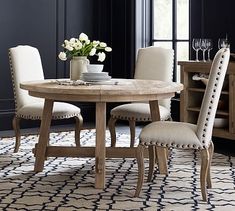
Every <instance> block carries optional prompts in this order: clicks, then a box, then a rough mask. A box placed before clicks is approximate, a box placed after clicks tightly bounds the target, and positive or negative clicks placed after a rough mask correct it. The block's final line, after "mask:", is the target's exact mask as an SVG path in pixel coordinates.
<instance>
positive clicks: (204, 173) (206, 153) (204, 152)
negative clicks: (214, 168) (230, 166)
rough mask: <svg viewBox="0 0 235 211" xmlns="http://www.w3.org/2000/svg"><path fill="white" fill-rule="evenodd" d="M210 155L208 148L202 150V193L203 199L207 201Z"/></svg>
mask: <svg viewBox="0 0 235 211" xmlns="http://www.w3.org/2000/svg"><path fill="white" fill-rule="evenodd" d="M209 160H210V155H209V151H208V150H207V149H203V150H201V173H200V183H201V193H202V199H203V201H207V189H206V182H207V173H208V166H209Z"/></svg>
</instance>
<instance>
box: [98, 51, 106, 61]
mask: <svg viewBox="0 0 235 211" xmlns="http://www.w3.org/2000/svg"><path fill="white" fill-rule="evenodd" d="M105 57H106V55H105V53H104V52H100V53H98V61H100V62H103V61H104V60H105Z"/></svg>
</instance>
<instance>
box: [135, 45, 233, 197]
mask: <svg viewBox="0 0 235 211" xmlns="http://www.w3.org/2000/svg"><path fill="white" fill-rule="evenodd" d="M229 56H230V50H229V49H228V48H223V49H220V50H219V51H218V52H217V54H216V55H215V58H214V60H213V63H212V66H211V70H210V75H209V81H208V84H207V87H206V90H205V93H204V97H203V101H202V105H201V109H200V113H199V117H198V121H197V124H196V125H195V124H190V123H186V122H173V121H164V122H163V121H158V122H153V123H150V124H149V125H147V126H145V127H144V128H143V129H142V131H141V133H140V143H139V146H138V148H137V153H136V154H137V162H138V169H139V170H138V183H137V188H136V192H135V196H139V194H140V191H141V188H142V185H143V179H144V156H143V152H144V148H145V147H146V146H147V147H148V148H150V147H156V148H160V151H161V150H164V149H166V148H181V149H187V150H188V149H194V150H199V151H200V154H201V172H200V186H201V193H202V198H203V200H204V201H207V187H208V188H211V187H212V185H211V178H210V165H211V160H212V155H213V151H214V147H213V142H212V140H211V139H212V130H213V125H214V119H215V115H216V109H217V105H218V101H219V97H220V93H221V90H222V85H223V82H224V78H225V74H226V70H227V66H228V62H229ZM150 159H155V158H154V157H150ZM162 162H163V161H162V160H161V157H158V163H162ZM152 163H154V162H152ZM164 166H165V167H166V168H167V164H166V163H165V164H164ZM150 169H153V168H150ZM166 172H167V169H166ZM148 180H149V181H150V180H151V178H148Z"/></svg>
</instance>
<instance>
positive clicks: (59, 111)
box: [9, 45, 83, 152]
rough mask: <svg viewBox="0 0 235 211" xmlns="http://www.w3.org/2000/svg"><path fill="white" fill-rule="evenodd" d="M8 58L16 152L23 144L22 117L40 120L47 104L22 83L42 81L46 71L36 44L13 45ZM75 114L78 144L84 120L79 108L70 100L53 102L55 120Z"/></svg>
mask: <svg viewBox="0 0 235 211" xmlns="http://www.w3.org/2000/svg"><path fill="white" fill-rule="evenodd" d="M9 61H10V67H11V74H12V83H13V89H14V98H15V107H16V109H15V117H14V119H13V128H14V130H15V134H16V144H15V149H14V152H17V151H18V150H19V146H20V126H19V123H20V119H21V118H23V119H30V120H36V119H39V120H40V119H41V117H42V111H43V106H44V99H41V98H35V97H32V96H30V95H28V92H27V91H26V90H23V89H20V83H21V82H25V81H33V80H43V79H44V74H43V68H42V62H41V57H40V54H39V52H38V50H37V49H36V48H34V47H31V46H27V45H24V46H23V45H21V46H17V47H14V48H10V49H9ZM72 117H73V118H75V120H76V130H75V139H76V145H77V146H79V144H80V141H79V139H80V130H81V127H82V122H83V119H82V116H81V110H80V108H78V107H77V106H74V105H72V104H70V103H63V102H55V103H54V107H53V113H52V119H68V118H72Z"/></svg>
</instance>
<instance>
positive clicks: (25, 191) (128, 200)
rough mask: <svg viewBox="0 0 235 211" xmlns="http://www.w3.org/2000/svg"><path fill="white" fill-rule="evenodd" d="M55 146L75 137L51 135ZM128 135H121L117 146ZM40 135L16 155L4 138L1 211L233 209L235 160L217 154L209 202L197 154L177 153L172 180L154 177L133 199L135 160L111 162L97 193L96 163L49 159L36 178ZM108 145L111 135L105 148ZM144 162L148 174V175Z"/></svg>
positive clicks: (87, 136)
mask: <svg viewBox="0 0 235 211" xmlns="http://www.w3.org/2000/svg"><path fill="white" fill-rule="evenodd" d="M50 138H51V143H54V144H55V143H56V144H59V145H60V144H61V145H73V144H74V133H73V132H60V133H51V136H50ZM127 140H129V136H128V135H126V134H118V142H117V143H118V145H119V146H124V145H127V144H128V141H127ZM94 141H95V132H94V130H84V131H83V132H82V144H83V145H87V146H88V145H94ZM36 142H37V136H35V135H27V136H23V137H22V145H21V148H20V151H19V153H15V154H13V153H12V152H13V147H14V141H13V139H12V138H1V139H0V210H6V211H8V210H10V211H11V210H30V211H31V210H61V211H71V210H146V211H150V210H151V211H153V210H235V158H234V157H229V156H224V155H221V154H216V153H215V154H214V157H213V162H212V182H213V188H212V189H211V190H209V200H208V202H203V201H202V200H201V193H200V188H199V168H200V160H199V158H198V154H197V153H195V152H194V151H187V152H183V151H180V150H173V151H172V152H171V154H170V159H169V163H168V165H169V175H168V176H164V175H159V172H158V170H156V171H155V172H154V178H153V181H152V182H150V183H144V187H143V191H142V193H141V195H140V197H139V198H134V197H133V194H134V191H135V186H136V179H137V164H136V161H135V159H107V162H106V166H107V168H106V169H107V172H106V174H107V175H106V187H105V189H104V190H98V189H95V188H94V158H49V159H48V160H47V161H46V165H45V169H44V171H43V172H41V173H38V174H35V173H34V172H33V171H32V170H33V165H34V157H33V154H32V153H31V151H32V148H33V147H34V144H35V143H36ZM109 143H110V138H109V133H108V132H107V145H109ZM147 168H148V166H147V161H146V173H147Z"/></svg>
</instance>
